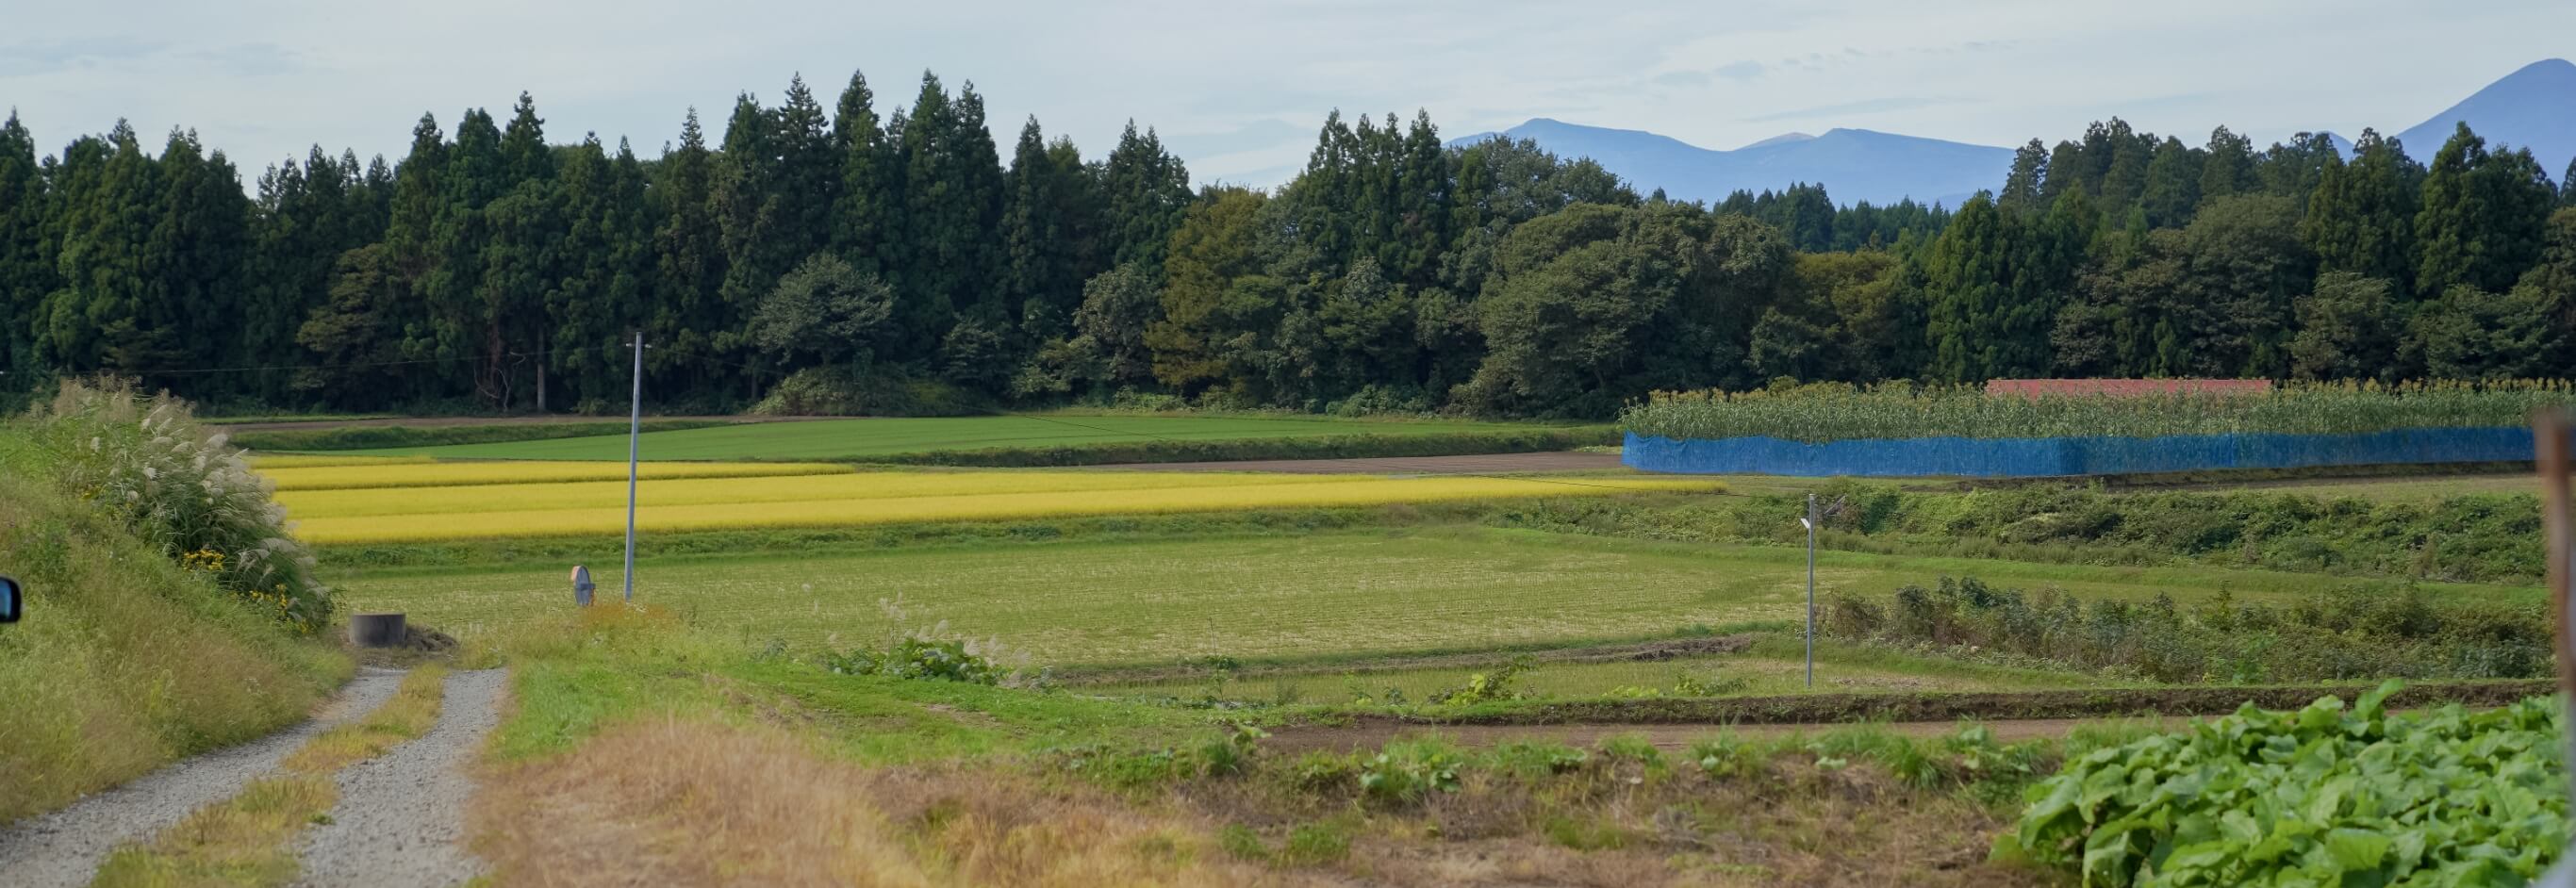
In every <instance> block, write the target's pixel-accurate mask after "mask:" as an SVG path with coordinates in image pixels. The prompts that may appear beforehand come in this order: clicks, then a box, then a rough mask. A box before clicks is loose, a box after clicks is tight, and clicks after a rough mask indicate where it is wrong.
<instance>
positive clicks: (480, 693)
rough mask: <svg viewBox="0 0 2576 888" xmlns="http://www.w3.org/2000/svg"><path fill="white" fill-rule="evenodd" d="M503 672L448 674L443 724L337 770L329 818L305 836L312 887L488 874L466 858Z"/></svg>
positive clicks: (421, 882) (438, 882) (418, 882)
mask: <svg viewBox="0 0 2576 888" xmlns="http://www.w3.org/2000/svg"><path fill="white" fill-rule="evenodd" d="M505 674H506V673H505V672H504V671H503V670H499V669H485V670H480V671H476V672H458V673H455V674H452V675H449V676H448V677H447V697H446V700H445V702H444V703H442V704H441V705H440V707H439V711H438V724H437V725H436V726H434V727H432V728H430V729H429V733H427V734H424V735H422V736H421V737H420V739H417V740H413V741H411V742H409V743H405V744H403V745H401V746H397V747H394V749H393V751H391V752H388V753H386V754H384V755H381V756H377V757H376V758H373V759H369V760H367V761H363V762H359V763H357V764H355V765H351V766H349V767H348V768H347V769H345V770H342V771H341V772H340V777H339V780H340V804H339V805H338V806H337V807H334V808H332V809H331V822H329V823H326V824H324V825H322V826H319V827H315V828H313V829H311V830H309V831H307V832H306V833H305V834H304V849H303V856H304V875H303V877H302V878H301V879H300V880H298V881H297V883H296V884H298V885H306V886H342V885H369V886H383V888H404V886H448V885H455V884H458V883H461V882H464V881H465V880H467V879H471V878H473V877H474V876H475V875H476V874H478V873H480V872H482V869H483V864H482V861H480V860H477V859H475V857H474V855H472V854H470V853H467V851H466V850H465V847H464V839H465V802H466V799H467V797H469V796H471V795H473V793H474V781H473V779H472V778H470V777H468V776H467V775H466V773H465V767H466V765H467V764H468V763H469V762H471V761H472V760H473V758H474V755H475V753H476V751H477V750H479V749H480V748H481V747H482V745H483V737H484V735H485V734H488V733H490V732H491V730H492V727H493V725H495V724H498V723H499V722H500V720H501V712H500V702H501V688H502V686H503V684H504V682H503V681H502V679H503V677H504V675H505Z"/></svg>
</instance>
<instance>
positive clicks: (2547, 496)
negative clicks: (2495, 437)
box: [2531, 410, 2576, 792]
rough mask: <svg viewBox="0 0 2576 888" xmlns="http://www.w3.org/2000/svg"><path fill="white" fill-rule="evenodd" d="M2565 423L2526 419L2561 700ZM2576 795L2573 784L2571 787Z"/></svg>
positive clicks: (2572, 673)
mask: <svg viewBox="0 0 2576 888" xmlns="http://www.w3.org/2000/svg"><path fill="white" fill-rule="evenodd" d="M2568 422H2569V418H2568V416H2567V414H2566V413H2564V412H2562V411H2559V410H2542V411H2540V412H2539V413H2537V414H2535V415H2533V417H2532V420H2531V444H2532V448H2533V449H2534V450H2535V451H2537V452H2536V453H2534V454H2533V455H2532V462H2533V464H2534V465H2536V466H2538V467H2539V470H2540V504H2541V506H2540V513H2541V518H2542V522H2541V527H2542V532H2543V533H2546V534H2547V535H2548V545H2549V609H2550V612H2551V614H2552V615H2553V616H2554V617H2555V618H2556V620H2557V625H2558V634H2557V638H2556V639H2555V641H2556V644H2554V645H2553V646H2552V648H2553V650H2552V651H2551V653H2553V654H2555V655H2557V660H2558V691H2559V694H2560V696H2561V697H2562V698H2564V697H2566V696H2568V695H2570V694H2576V647H2571V646H2570V643H2571V642H2576V631H2570V630H2571V628H2576V627H2571V626H2570V625H2569V624H2568V619H2569V616H2570V613H2569V611H2570V604H2571V603H2570V602H2569V601H2568V596H2569V594H2570V592H2571V591H2576V589H2571V587H2570V583H2571V582H2576V502H2571V497H2576V492H2571V491H2570V490H2569V489H2568V473H2569V468H2570V466H2569V465H2568V463H2569V460H2568V452H2567V445H2568ZM2562 742H2564V743H2565V744H2566V747H2565V749H2563V750H2562V752H2564V753H2565V754H2566V760H2567V761H2569V762H2571V763H2576V731H2570V732H2569V734H2568V737H2567V738H2566V739H2565V740H2564V741H2562ZM2571 792H2576V786H2571Z"/></svg>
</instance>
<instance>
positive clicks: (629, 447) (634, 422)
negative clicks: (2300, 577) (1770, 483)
mask: <svg viewBox="0 0 2576 888" xmlns="http://www.w3.org/2000/svg"><path fill="white" fill-rule="evenodd" d="M632 348H634V349H635V391H634V394H632V395H630V396H629V397H628V400H627V412H626V601H627V603H629V604H632V603H634V601H635V459H636V457H637V456H638V455H640V454H641V453H642V452H643V437H644V331H642V330H637V331H635V344H634V345H633V346H632ZM1809 499H1811V500H1812V499H1814V497H1809Z"/></svg>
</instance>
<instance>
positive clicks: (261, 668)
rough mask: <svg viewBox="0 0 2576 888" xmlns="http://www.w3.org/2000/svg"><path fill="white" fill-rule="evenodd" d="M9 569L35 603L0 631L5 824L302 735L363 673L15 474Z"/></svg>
mask: <svg viewBox="0 0 2576 888" xmlns="http://www.w3.org/2000/svg"><path fill="white" fill-rule="evenodd" d="M8 434H9V432H7V431H6V430H0V436H6V435H8ZM0 567H5V568H6V569H7V570H8V572H9V573H10V574H11V575H13V576H15V577H16V578H17V579H18V581H19V582H20V583H21V584H22V585H24V586H25V588H26V591H27V601H26V620H25V622H21V623H18V624H15V625H11V626H5V627H0V701H5V702H0V822H5V821H9V820H14V819H17V818H19V817H23V816H26V815H29V814H33V813H36V812H40V811H45V810H49V809H52V808H55V807H59V806H61V805H63V804H64V803H67V802H70V801H71V800H73V799H76V798H78V797H80V796H81V795H83V794H85V793H90V792H95V791H97V790H100V789H103V788H106V787H108V786H112V785H115V784H117V783H121V782H124V781H126V780H130V779H132V778H135V777H138V776H141V775H142V774H143V773H145V772H147V771H150V770H152V769H153V768H155V767H158V766H160V765H162V764H165V763H167V762H170V761H173V760H175V759H178V758H180V757H183V756H186V755H190V754H193V753H197V752H202V751H205V750H208V749H213V748H216V747H220V746H225V745H229V744H233V743H238V742H242V741H245V740H249V739H252V738H255V737H259V736H261V735H264V734H267V733H269V732H271V731H274V730H277V729H278V728H281V727H284V726H286V725H288V724H292V723H294V722H296V721H298V720H301V719H302V718H304V716H305V714H306V713H307V712H308V711H309V710H310V709H311V708H312V706H313V705H314V703H315V702H316V701H318V700H320V699H321V698H322V696H323V695H324V694H326V693H327V692H328V691H329V690H330V689H331V688H333V687H336V686H337V685H338V684H339V683H340V682H342V681H344V680H346V679H347V678H348V677H349V675H350V673H351V670H352V666H351V664H350V662H349V660H348V658H347V657H346V656H345V655H343V654H341V653H339V652H338V651H337V650H336V649H335V648H334V647H332V646H331V645H329V644H326V643H323V642H320V641H317V640H315V639H313V638H311V637H308V636H299V635H296V634H295V633H294V632H293V631H292V630H290V629H288V628H287V627H286V626H284V625H282V624H280V623H279V622H277V621H276V620H274V619H271V618H270V617H268V616H267V615H264V614H261V613H256V612H254V610H253V609H252V608H251V607H248V606H245V605H244V604H243V603H241V602H239V601H237V600H236V599H234V598H233V597H232V596H231V595H229V594H226V593H224V592H222V591H221V590H218V589H216V588H214V587H213V585H212V584H211V583H210V582H209V581H208V580H207V578H206V577H205V575H204V574H202V573H199V572H192V571H189V570H187V569H184V568H182V567H180V566H179V565H178V564H176V563H173V562H172V561H171V560H170V559H169V558H167V557H166V556H164V555H163V554H162V553H161V552H159V551H157V550H155V549H153V548H151V547H149V546H147V545H145V544H144V543H143V542H142V541H140V540H138V539H136V538H135V537H134V536H133V535H132V534H130V533H128V532H127V531H126V530H125V529H124V528H122V527H119V526H117V525H116V524H114V523H113V522H111V521H109V520H108V519H107V518H105V517H104V516H102V515H100V514H98V513H97V512H96V511H95V510H93V509H91V508H90V507H89V506H88V505H87V504H84V503H82V502H80V501H78V500H76V499H74V498H72V497H71V496H69V495H67V494H64V493H62V492H61V491H58V490H55V489H53V488H51V487H50V486H49V485H46V484H43V483H40V482H39V481H37V480H36V479H35V478H34V477H30V476H26V475H20V474H17V473H15V472H0Z"/></svg>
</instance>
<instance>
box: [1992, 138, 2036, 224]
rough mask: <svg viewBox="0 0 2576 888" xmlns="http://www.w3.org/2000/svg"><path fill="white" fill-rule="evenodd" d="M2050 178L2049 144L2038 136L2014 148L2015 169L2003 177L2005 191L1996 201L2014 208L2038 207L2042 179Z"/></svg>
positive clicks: (2005, 206)
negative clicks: (2043, 142) (2044, 143)
mask: <svg viewBox="0 0 2576 888" xmlns="http://www.w3.org/2000/svg"><path fill="white" fill-rule="evenodd" d="M2047 178H2048V146H2046V145H2042V144H2040V142H2039V140H2038V139H2032V140H2030V144H2027V145H2023V146H2021V147H2020V148H2019V149H2016V150H2014V151H2013V164H2012V172H2011V173H2009V174H2007V175H2006V176H2005V177H2004V190H2003V193H2002V194H2001V195H1999V196H1997V197H1996V198H1995V203H1996V204H1997V205H1999V206H2002V207H2003V208H2004V209H2007V210H2011V211H2014V212H2029V211H2032V210H2036V209H2038V208H2039V206H2040V203H2039V195H2040V183H2041V182H2042V181H2043V180H2045V179H2047Z"/></svg>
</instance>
